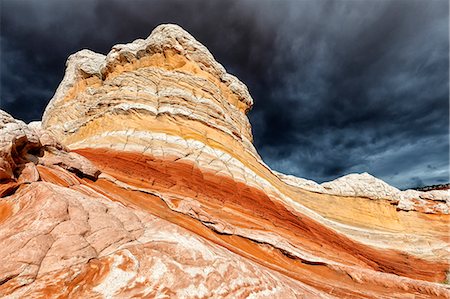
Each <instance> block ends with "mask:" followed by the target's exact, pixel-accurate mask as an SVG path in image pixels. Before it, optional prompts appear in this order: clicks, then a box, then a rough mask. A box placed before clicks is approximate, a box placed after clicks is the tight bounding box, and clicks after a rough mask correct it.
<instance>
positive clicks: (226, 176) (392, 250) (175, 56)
mask: <svg viewBox="0 0 450 299" xmlns="http://www.w3.org/2000/svg"><path fill="white" fill-rule="evenodd" d="M66 67H67V68H66V73H65V76H64V79H63V81H62V82H61V84H60V86H59V87H58V89H57V91H56V93H55V95H54V97H53V98H52V99H51V101H50V103H49V104H48V106H47V108H46V110H45V113H44V115H43V118H42V124H41V123H39V122H34V123H31V124H29V125H26V124H25V123H23V122H21V121H18V120H15V119H14V118H12V117H11V116H10V115H8V114H7V113H5V112H1V114H0V179H1V184H0V195H1V198H0V252H1V254H0V297H8V298H44V297H45V298H66V297H70V298H103V297H104V298H131V297H133V298H138V297H148V298H153V297H158V298H210V297H211V298H222V297H226V298H246V297H252V298H297V297H299V298H336V297H337V298H344V297H345V298H450V289H449V288H448V287H447V285H446V284H445V283H444V282H445V281H446V280H447V279H448V277H447V274H448V269H449V257H450V247H449V242H450V240H449V226H448V225H449V219H450V218H449V217H450V216H449V205H450V193H449V191H448V190H447V191H442V190H440V191H432V192H422V191H414V190H408V191H399V190H398V189H396V188H394V187H392V186H389V185H388V184H386V183H384V182H382V181H381V180H378V179H376V178H374V177H372V176H370V175H368V174H359V175H358V174H352V175H348V176H345V177H342V178H340V179H337V180H335V181H333V182H329V183H324V184H321V185H319V184H317V183H315V182H312V181H308V180H304V179H300V178H296V177H293V176H287V175H283V174H280V173H277V172H275V171H272V170H271V169H270V168H269V167H268V166H267V165H265V164H264V162H263V161H262V160H261V158H260V157H259V155H258V154H257V151H256V149H255V148H254V146H253V144H252V134H251V127H250V124H249V121H248V119H247V116H246V113H247V112H248V111H249V109H251V107H252V105H253V100H252V98H251V96H250V94H249V92H248V90H247V88H246V86H245V85H244V84H243V83H242V82H240V81H239V80H238V79H237V78H236V77H234V76H232V75H230V74H228V73H227V72H226V70H225V69H224V68H223V66H221V65H220V64H219V63H218V62H216V61H215V59H214V57H213V56H212V55H211V53H210V52H209V51H208V50H207V49H206V48H205V47H204V46H203V45H201V44H200V43H199V42H198V41H196V40H195V39H194V38H193V37H192V36H191V35H189V34H188V33H187V32H185V31H184V30H183V29H181V28H180V27H178V26H176V25H161V26H159V27H157V28H156V29H155V30H154V31H153V32H152V33H151V35H150V36H149V37H148V38H147V39H145V40H142V39H140V40H136V41H134V42H132V43H130V44H127V45H116V46H114V47H113V48H112V50H111V51H110V52H109V53H108V55H106V56H104V55H101V54H97V53H93V52H91V51H88V50H83V51H80V52H78V53H75V54H73V55H71V56H70V57H69V59H68V61H67V66H66Z"/></svg>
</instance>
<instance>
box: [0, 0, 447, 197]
mask: <svg viewBox="0 0 450 299" xmlns="http://www.w3.org/2000/svg"><path fill="white" fill-rule="evenodd" d="M1 5H2V9H1V28H2V31H1V73H0V75H1V95H0V96H1V106H2V109H5V110H7V111H9V112H11V113H12V114H13V115H14V116H16V117H18V118H22V119H25V120H27V121H29V120H32V119H33V120H34V119H38V118H39V117H40V116H41V114H42V110H43V109H44V107H45V105H46V103H47V102H48V100H49V99H50V97H51V95H52V94H53V92H54V90H55V89H56V87H57V85H58V84H59V82H60V80H61V78H62V76H63V72H64V63H65V59H66V58H67V56H68V55H69V54H71V53H73V52H75V51H78V50H80V49H82V48H89V49H91V50H94V51H97V52H101V53H106V52H108V51H109V49H110V47H111V46H112V45H113V44H116V43H125V42H129V41H131V40H133V39H136V38H142V37H146V36H148V34H149V33H150V32H151V30H152V29H153V28H154V27H155V26H157V25H158V24H160V23H177V24H179V25H181V26H183V27H184V28H185V29H187V30H188V31H189V32H191V33H192V34H193V35H194V36H195V37H196V38H198V39H199V40H200V41H201V42H202V43H204V44H205V45H206V46H207V47H208V48H209V49H210V50H211V52H212V53H213V54H214V55H215V56H216V58H217V59H218V60H219V61H220V62H221V63H222V64H224V66H225V67H226V68H227V69H228V70H229V71H230V72H232V73H234V74H235V75H237V76H238V77H239V78H240V79H241V80H242V81H244V82H245V83H246V84H247V85H248V86H249V89H250V92H251V93H252V95H253V97H254V99H255V106H254V109H253V111H252V112H251V113H250V120H251V122H252V125H253V132H254V136H255V143H256V146H257V148H258V150H259V151H260V153H261V155H262V157H263V158H264V160H265V161H266V162H267V163H268V164H269V165H270V166H272V167H273V168H275V169H277V170H279V171H283V172H288V173H291V174H295V175H298V176H302V177H307V178H311V179H314V180H317V181H325V180H331V179H334V178H336V177H338V176H341V175H344V174H346V173H349V172H362V171H367V172H370V173H372V174H374V175H376V176H378V177H381V178H382V179H384V180H386V181H388V182H389V183H391V184H394V185H395V186H398V187H401V188H404V187H412V186H416V185H418V184H427V185H428V184H435V183H442V182H444V181H448V180H449V179H448V175H449V174H448V165H449V157H448V150H449V141H448V133H449V131H448V124H449V116H448V111H449V104H448V97H449V91H448V87H449V86H448V82H449V76H448V65H449V60H448V53H449V47H448V42H449V38H448V36H449V30H448V21H449V17H448V1H444V0H442V1H441V0H431V1H414V0H391V1H385V0H365V1H356V0H355V1H350V0H347V1H345V0H342V1H326V0H317V1H316V0H309V1H302V0H296V1H294V0H293V1H288V0H284V1H283V0H280V1H271V0H241V1H219V0H209V1H200V0H192V1H182V0H158V1H157V0H155V1H141V0H135V1H118V0H113V1H101V0H97V1H88V0H79V1H69V0H67V1H57V0H54V1H49V0H47V1H24V0H3V1H2V2H1Z"/></svg>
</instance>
